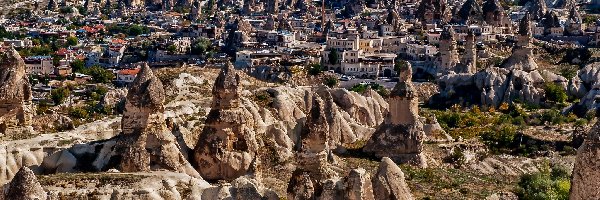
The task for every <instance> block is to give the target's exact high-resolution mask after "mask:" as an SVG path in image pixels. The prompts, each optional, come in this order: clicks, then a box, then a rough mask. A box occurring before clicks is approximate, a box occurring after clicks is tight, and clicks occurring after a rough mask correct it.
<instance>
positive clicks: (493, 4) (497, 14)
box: [482, 0, 511, 27]
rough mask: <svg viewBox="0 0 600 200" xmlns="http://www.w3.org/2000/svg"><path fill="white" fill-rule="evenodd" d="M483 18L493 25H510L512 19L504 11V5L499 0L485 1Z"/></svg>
mask: <svg viewBox="0 0 600 200" xmlns="http://www.w3.org/2000/svg"><path fill="white" fill-rule="evenodd" d="M482 11H483V18H484V20H485V22H486V23H487V24H489V25H492V26H499V27H500V26H504V27H510V26H511V21H510V19H509V18H508V16H507V15H506V13H505V12H504V7H502V4H500V1H499V0H487V1H485V2H484V3H483V8H482Z"/></svg>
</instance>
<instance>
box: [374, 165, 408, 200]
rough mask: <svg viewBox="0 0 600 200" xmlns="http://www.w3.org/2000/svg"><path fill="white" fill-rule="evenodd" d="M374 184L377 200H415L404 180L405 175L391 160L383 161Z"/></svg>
mask: <svg viewBox="0 0 600 200" xmlns="http://www.w3.org/2000/svg"><path fill="white" fill-rule="evenodd" d="M372 182H373V194H374V195H375V199H397V200H411V199H414V198H413V196H412V194H411V192H410V188H408V185H407V184H406V182H405V180H404V173H403V172H402V170H401V169H400V167H398V165H396V163H394V162H393V161H392V160H391V159H390V158H387V157H384V158H383V159H381V163H380V164H379V167H378V168H377V173H376V174H375V176H374V177H373V179H372Z"/></svg>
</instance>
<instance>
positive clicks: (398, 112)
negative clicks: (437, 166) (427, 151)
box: [363, 67, 427, 167]
mask: <svg viewBox="0 0 600 200" xmlns="http://www.w3.org/2000/svg"><path fill="white" fill-rule="evenodd" d="M411 77H412V70H411V67H407V68H405V69H401V72H400V73H399V79H400V80H399V81H398V83H397V84H396V86H395V87H394V89H393V90H392V92H391V94H390V98H389V100H388V101H389V106H390V111H389V113H388V114H387V115H386V118H385V122H384V123H383V124H381V125H380V126H379V127H378V128H377V130H376V131H375V133H373V135H372V136H371V138H370V139H369V141H368V142H367V144H366V145H365V147H364V148H363V150H364V151H365V152H370V153H374V154H375V156H377V157H380V158H381V157H390V158H391V159H393V160H395V161H396V162H399V163H410V164H412V165H416V166H419V167H426V166H427V163H426V161H425V157H424V155H423V154H422V151H423V141H424V139H425V133H424V132H423V125H422V123H421V122H420V121H419V111H418V109H419V105H418V104H419V102H418V98H417V96H416V91H415V89H414V86H413V84H412V81H411Z"/></svg>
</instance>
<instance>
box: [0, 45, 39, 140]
mask: <svg viewBox="0 0 600 200" xmlns="http://www.w3.org/2000/svg"><path fill="white" fill-rule="evenodd" d="M25 68H26V67H25V62H24V61H23V59H22V58H21V56H19V53H18V52H17V51H16V50H15V49H14V48H13V47H10V48H8V49H6V51H5V52H4V53H3V54H2V55H0V136H2V135H4V134H10V133H15V132H23V131H31V129H28V128H30V126H31V118H32V115H33V108H32V104H31V99H32V96H31V87H30V85H29V79H28V77H27V75H26V74H25Z"/></svg>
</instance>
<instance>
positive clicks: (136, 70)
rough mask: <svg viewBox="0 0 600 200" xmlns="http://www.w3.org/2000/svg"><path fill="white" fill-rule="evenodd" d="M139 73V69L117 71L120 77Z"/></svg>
mask: <svg viewBox="0 0 600 200" xmlns="http://www.w3.org/2000/svg"><path fill="white" fill-rule="evenodd" d="M138 72H140V68H135V69H122V70H120V71H119V74H120V75H136V74H138Z"/></svg>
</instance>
